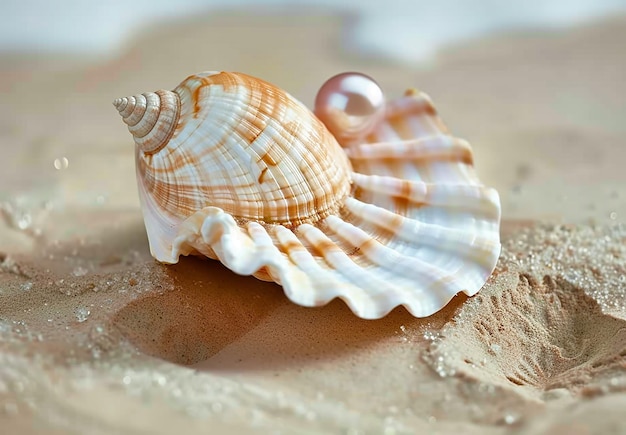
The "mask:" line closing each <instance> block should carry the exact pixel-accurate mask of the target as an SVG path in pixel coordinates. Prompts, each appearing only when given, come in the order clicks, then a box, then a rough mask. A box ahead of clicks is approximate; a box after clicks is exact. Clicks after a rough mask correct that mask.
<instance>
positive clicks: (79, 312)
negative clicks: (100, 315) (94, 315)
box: [74, 307, 91, 323]
mask: <svg viewBox="0 0 626 435" xmlns="http://www.w3.org/2000/svg"><path fill="white" fill-rule="evenodd" d="M74 314H76V319H77V320H78V321H79V322H80V323H82V322H84V321H85V320H87V318H88V317H89V315H90V314H91V311H90V310H89V308H87V307H78V308H76V311H75V312H74Z"/></svg>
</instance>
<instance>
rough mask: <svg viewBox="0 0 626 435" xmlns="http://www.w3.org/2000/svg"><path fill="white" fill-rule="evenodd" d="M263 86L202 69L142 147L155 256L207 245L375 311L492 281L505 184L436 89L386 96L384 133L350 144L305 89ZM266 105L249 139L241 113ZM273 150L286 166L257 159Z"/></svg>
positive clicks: (316, 301) (324, 297)
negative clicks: (159, 135)
mask: <svg viewBox="0 0 626 435" xmlns="http://www.w3.org/2000/svg"><path fill="white" fill-rule="evenodd" d="M222 74H226V76H225V78H226V79H227V80H225V81H224V80H222V79H219V80H216V82H217V83H211V84H207V78H208V79H210V78H211V77H213V76H214V75H218V76H221V75H222ZM213 78H214V79H216V77H213ZM214 81H215V80H214ZM259 82H261V83H265V82H262V81H259ZM256 83H257V82H256V79H254V78H251V77H248V76H245V75H239V74H234V73H219V74H218V73H202V74H198V75H196V76H191V77H190V78H188V79H187V80H186V81H185V82H183V83H182V84H181V85H180V86H179V87H178V88H176V90H175V91H174V92H176V93H178V94H179V95H180V100H181V110H180V120H179V125H178V127H177V129H176V131H175V132H174V134H173V136H172V137H171V139H169V142H168V143H167V144H166V145H165V146H164V147H163V149H161V150H159V151H158V152H156V153H154V154H146V153H144V152H142V151H141V150H140V149H138V148H137V151H136V156H137V176H138V182H139V191H140V197H141V202H142V208H143V213H144V220H145V223H146V229H147V232H148V238H149V241H150V247H151V251H152V253H153V255H154V256H155V258H156V259H157V260H159V261H162V262H167V263H175V262H177V261H178V258H179V256H180V255H189V254H198V253H199V254H202V255H205V256H207V257H210V258H214V259H218V260H219V261H221V262H222V263H223V264H224V265H225V266H226V267H228V268H229V269H231V270H233V271H234V272H236V273H238V274H242V275H254V276H256V277H257V278H260V279H263V280H273V281H275V282H277V283H278V284H280V285H282V286H283V288H284V291H285V294H286V295H287V297H289V299H291V300H292V301H293V302H295V303H297V304H300V305H304V306H318V305H323V304H326V303H327V302H329V301H330V300H332V299H334V298H336V297H339V298H341V299H343V300H344V301H345V302H346V303H347V304H348V305H349V307H350V308H351V309H352V311H353V312H354V313H355V314H356V315H358V316H360V317H363V318H369V319H376V318H380V317H383V316H384V315H386V314H387V313H388V312H389V311H391V310H392V309H393V308H395V307H396V306H398V305H403V306H405V307H406V308H407V310H408V311H409V312H410V313H411V314H413V315H414V316H417V317H425V316H429V315H431V314H433V313H435V312H436V311H438V310H440V309H441V308H442V307H443V306H445V305H446V304H447V303H448V302H449V301H450V299H451V298H452V297H453V296H454V295H455V294H457V293H459V292H461V291H463V292H464V293H466V294H467V295H470V296H471V295H474V294H475V293H476V292H478V291H479V290H480V288H481V287H482V286H483V285H484V283H485V281H486V280H487V278H488V277H489V275H490V274H491V272H492V271H493V269H494V267H495V264H496V262H497V259H498V256H499V253H500V241H499V222H500V202H499V198H498V194H497V192H496V191H495V190H493V189H490V188H488V187H485V186H483V185H482V184H481V183H480V181H479V180H478V178H477V176H476V174H475V172H474V169H473V165H472V163H473V162H472V151H471V147H470V146H469V144H468V143H467V142H466V141H463V140H461V139H457V138H454V137H452V136H451V135H450V134H449V133H448V131H447V129H446V127H445V126H444V125H443V123H442V122H441V120H440V119H439V117H438V116H437V114H436V111H435V109H434V107H433V105H432V103H431V101H430V99H429V98H428V97H427V96H426V95H425V94H423V93H421V92H417V91H410V92H407V94H406V95H405V96H403V97H401V98H399V99H396V100H393V101H390V102H388V103H387V108H386V113H385V116H384V118H383V119H382V120H381V121H380V122H379V123H378V125H377V126H376V128H375V129H374V130H373V132H372V133H370V134H369V135H368V136H367V137H366V139H365V140H363V141H361V142H358V143H350V144H349V146H347V147H346V148H344V149H342V148H341V147H340V146H339V144H338V143H337V141H336V140H335V139H334V138H333V137H332V135H330V133H328V131H327V129H326V128H325V127H324V126H323V125H322V124H321V123H320V122H319V121H318V120H317V118H315V116H314V115H313V114H312V113H310V112H309V111H308V110H307V109H305V108H304V106H302V105H301V104H300V103H298V102H297V101H296V100H295V99H293V98H292V97H290V96H288V94H286V93H283V91H280V90H279V89H278V88H274V87H266V86H265V85H263V86H261V87H258V86H257V85H256ZM194 84H197V85H198V86H196V87H194V86H195V85H194ZM255 86H257V88H256V90H255V89H254V88H255ZM270 86H271V85H270ZM197 89H200V91H198V90H197ZM259 90H260V91H261V92H262V93H263V94H264V96H259V95H258V94H255V92H257V91H259ZM268 92H269V94H271V95H268V94H267V93H268ZM259 99H261V100H263V101H264V102H263V103H260V102H259V101H260V100H259ZM276 99H278V100H280V101H282V103H280V104H278V103H275V102H272V101H273V100H276ZM198 104H199V105H200V106H198ZM266 106H267V107H273V109H271V110H270V109H267V108H266V109H263V108H264V107H266ZM279 106H280V107H279ZM277 107H279V108H277ZM258 111H262V112H263V113H266V114H268V117H266V118H264V119H265V121H263V122H262V123H261V124H258V123H257V124H256V125H257V127H258V128H257V130H256V133H255V134H254V135H253V136H251V137H247V136H246V134H245V133H242V132H241V131H242V129H243V130H245V129H246V128H248V129H250V128H253V127H254V126H251V125H252V124H254V122H253V123H252V124H251V125H248V126H246V125H245V122H244V121H242V120H246V119H253V120H258V119H259V116H258V114H256V112H258ZM261 118H263V116H261ZM251 139H252V140H251ZM259 147H260V148H259ZM259 150H260V151H259ZM267 151H270V156H271V161H272V162H273V163H274V164H273V165H266V166H263V165H261V166H259V162H261V163H263V162H264V160H263V158H258V159H257V158H254V156H257V157H261V156H264V155H267V154H268V153H267ZM264 167H269V168H268V170H266V171H265V176H270V177H269V179H270V180H271V181H272V183H274V184H272V186H273V188H270V189H268V190H267V191H264V190H263V189H265V188H266V187H267V186H263V184H264V183H261V182H260V181H264V180H263V178H264V177H262V176H261V175H262V174H261V172H263V168H264ZM259 168H261V169H259ZM270 170H272V172H271V173H270V172H269V171H270ZM155 186H157V187H155ZM259 192H261V193H259ZM216 193H217V195H216Z"/></svg>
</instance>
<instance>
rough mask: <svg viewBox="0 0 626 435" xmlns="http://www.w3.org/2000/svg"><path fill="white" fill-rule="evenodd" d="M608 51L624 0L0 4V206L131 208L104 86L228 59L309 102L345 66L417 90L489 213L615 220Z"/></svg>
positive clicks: (620, 79)
mask: <svg viewBox="0 0 626 435" xmlns="http://www.w3.org/2000/svg"><path fill="white" fill-rule="evenodd" d="M625 47H626V0H553V1H541V0H526V1H524V2H502V1H497V0H475V1H471V2H470V1H462V0H441V1H438V2H432V1H422V0H406V1H403V0H398V1H371V2H370V1H359V0H344V1H342V2H341V6H339V2H336V1H333V0H318V1H305V0H300V1H298V0H291V1H287V0H282V1H281V0H257V1H253V0H249V1H244V0H229V1H226V0H224V1H217V0H213V1H200V0H179V1H176V2H171V1H166V0H137V1H122V0H109V1H106V2H95V1H84V0H62V1H58V2H49V1H44V0H20V1H18V0H8V1H7V0H4V1H2V2H1V3H0V96H1V98H0V115H1V116H0V150H1V151H2V155H3V157H2V159H0V204H2V207H0V210H2V209H4V210H5V213H4V215H5V221H6V222H7V223H8V224H9V225H13V226H17V227H19V228H21V227H22V226H27V227H30V226H35V225H37V219H38V218H37V216H39V215H43V214H42V213H43V212H42V211H41V210H44V209H45V210H49V209H52V208H54V209H56V210H65V211H72V212H73V213H79V212H80V211H81V210H86V209H89V210H92V209H101V208H104V209H106V210H109V211H111V210H132V211H138V206H139V205H138V200H137V196H136V186H135V175H134V159H133V142H132V139H131V137H130V135H129V134H128V132H127V130H126V127H125V125H124V124H123V123H122V121H121V120H120V119H119V116H118V115H117V113H116V111H115V110H114V108H113V107H112V106H111V101H113V99H115V98H116V97H120V96H125V95H132V94H137V93H141V92H145V91H152V90H156V89H160V88H165V89H172V88H173V87H175V86H176V85H177V84H178V83H179V82H180V81H181V80H182V79H184V78H185V77H186V76H188V75H189V74H191V73H194V72H198V71H203V70H231V71H242V72H246V73H249V74H251V75H255V76H258V77H261V78H264V79H266V80H268V81H271V82H273V83H275V84H277V85H279V86H281V87H283V88H284V89H286V90H288V91H289V92H290V93H292V94H293V95H295V96H296V97H298V98H300V99H301V100H302V101H303V102H304V103H305V104H307V105H308V106H309V107H310V106H311V105H312V102H313V99H314V96H315V93H316V91H317V89H319V86H320V85H321V84H322V83H323V82H324V81H325V80H326V79H327V78H329V77H330V76H332V75H334V74H337V73H339V72H343V71H350V70H357V71H361V72H364V73H366V74H369V75H370V76H372V77H374V78H375V79H376V80H378V81H379V83H380V84H381V86H382V87H383V89H384V90H385V92H386V93H387V95H388V97H389V98H392V97H393V96H397V95H399V94H400V93H402V92H403V91H404V90H405V89H406V88H409V87H418V88H420V89H422V90H424V91H426V92H427V93H429V94H430V95H431V96H432V97H433V99H434V101H435V104H436V105H437V107H438V109H439V112H440V113H441V115H442V116H443V118H444V121H446V123H447V124H448V125H449V126H450V127H451V130H452V132H453V133H454V134H455V135H457V136H460V137H464V138H466V139H468V140H469V141H470V142H471V143H472V144H473V146H474V149H475V153H476V159H475V160H476V164H477V167H478V171H479V175H480V177H481V179H482V180H483V181H484V182H485V184H488V185H491V186H494V187H496V188H497V189H498V190H499V191H500V194H501V197H502V200H503V207H504V217H505V218H511V219H549V220H562V221H566V222H577V223H578V222H589V221H593V222H601V223H612V222H624V221H626V201H625V200H624V198H626V188H625V187H624V186H626V172H625V171H623V170H622V167H621V162H624V161H626V143H625V140H624V137H625V135H624V134H625V133H626V123H624V121H623V120H624V119H626V101H625V100H626V98H625V97H624V95H626V80H625V79H624V78H625V77H626V60H624V58H625V56H624V50H625ZM8 209H11V210H12V211H11V213H8V212H6V210H8ZM9 215H10V216H9ZM25 215H28V216H29V220H28V219H27V220H26V221H24V220H22V221H20V216H22V217H23V216H25ZM137 215H138V214H137ZM7 216H9V217H7ZM20 222H21V223H20ZM0 241H2V240H1V239H0Z"/></svg>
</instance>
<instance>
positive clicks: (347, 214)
mask: <svg viewBox="0 0 626 435" xmlns="http://www.w3.org/2000/svg"><path fill="white" fill-rule="evenodd" d="M354 197H355V198H356V199H358V200H359V201H363V198H362V197H361V196H360V195H359V196H357V195H356V194H355V195H354ZM339 216H340V217H341V219H342V220H344V221H346V222H351V223H352V224H353V225H355V226H357V227H359V228H361V229H363V230H364V231H365V232H367V233H368V234H369V235H370V236H372V237H373V238H375V239H376V240H378V241H379V242H380V243H382V244H386V243H387V242H389V241H390V240H393V239H394V238H395V237H396V232H395V229H396V228H398V227H399V226H400V225H401V224H402V218H401V217H400V216H398V218H397V219H396V223H394V224H395V225H394V224H392V225H390V228H387V227H385V226H383V225H381V224H380V223H377V225H373V224H370V223H369V222H367V221H365V220H364V219H363V218H362V217H361V216H359V215H356V214H354V213H352V212H351V211H350V210H349V209H348V207H345V206H344V207H342V208H341V209H340V211H339Z"/></svg>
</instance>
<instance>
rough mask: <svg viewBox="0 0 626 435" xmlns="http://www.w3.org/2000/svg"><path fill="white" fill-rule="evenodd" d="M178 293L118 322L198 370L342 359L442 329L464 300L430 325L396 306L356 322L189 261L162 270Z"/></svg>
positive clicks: (147, 301)
mask: <svg viewBox="0 0 626 435" xmlns="http://www.w3.org/2000/svg"><path fill="white" fill-rule="evenodd" d="M158 267H159V268H162V269H163V270H165V273H166V274H167V275H168V277H169V278H171V281H172V282H173V289H171V290H169V291H165V292H163V293H160V294H150V295H146V296H145V297H143V298H140V299H137V300H135V301H132V302H131V303H129V304H128V305H126V306H125V307H124V308H122V309H121V310H120V311H119V312H118V313H116V315H115V317H114V319H113V322H114V324H115V325H116V327H117V328H119V329H120V331H121V332H122V333H123V334H124V335H125V336H126V338H127V339H129V341H131V343H133V344H134V345H135V346H136V347H137V348H138V349H139V350H140V351H141V352H143V353H146V354H148V355H152V356H155V357H158V358H161V359H164V360H167V361H169V362H172V363H176V364H182V365H192V366H194V368H196V369H198V370H208V371H235V370H236V371H241V370H265V369H266V370H272V369H276V368H279V367H286V366H294V365H303V364H307V363H313V362H315V361H320V360H329V359H335V358H340V357H342V355H346V354H348V355H350V354H353V353H355V352H357V351H360V350H365V349H367V348H368V347H370V346H372V345H375V344H376V343H378V342H381V341H385V340H389V339H391V340H399V337H398V334H400V333H401V326H405V327H406V328H409V327H412V328H414V327H419V325H420V323H423V324H428V325H431V326H432V325H437V324H444V323H445V322H446V321H447V320H448V319H449V318H451V317H452V315H453V314H454V312H455V311H456V308H458V306H459V304H461V303H462V302H463V301H464V300H465V299H466V298H465V296H459V297H456V298H454V300H453V301H452V302H451V303H450V304H448V306H447V307H446V308H445V309H444V310H442V311H440V312H439V313H437V314H436V315H435V316H431V317H429V318H427V319H416V318H414V317H413V316H411V315H410V314H409V313H408V312H407V311H406V310H405V309H404V308H402V307H399V308H396V309H395V310H393V311H392V312H391V313H389V314H388V315H387V316H386V317H384V318H383V319H380V320H364V319H360V318H358V317H357V316H355V315H354V314H353V313H352V312H351V311H350V309H349V308H348V307H347V306H346V304H344V303H343V302H342V301H340V300H334V301H332V302H331V303H329V304H328V305H326V306H323V307H316V308H306V307H300V306H297V305H295V304H293V303H292V302H290V301H289V300H288V299H287V297H286V296H285V295H284V293H283V290H282V288H281V287H279V286H278V285H276V284H274V283H268V282H263V281H259V280H257V279H256V278H253V277H244V276H239V275H236V274H234V273H232V272H231V271H230V270H228V269H226V268H225V267H224V266H222V265H221V264H220V263H218V262H217V261H207V260H204V259H199V258H192V257H185V258H181V260H180V262H179V263H178V264H176V265H172V266H160V265H159V266H158Z"/></svg>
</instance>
